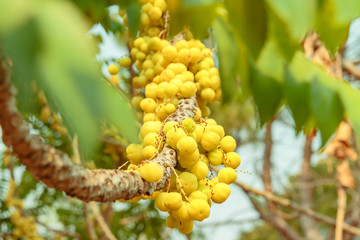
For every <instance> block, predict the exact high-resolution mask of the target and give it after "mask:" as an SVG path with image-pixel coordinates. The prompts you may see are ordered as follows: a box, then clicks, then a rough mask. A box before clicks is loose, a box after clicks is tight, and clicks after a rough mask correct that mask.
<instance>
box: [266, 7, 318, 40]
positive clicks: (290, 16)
mask: <svg viewBox="0 0 360 240" xmlns="http://www.w3.org/2000/svg"><path fill="white" fill-rule="evenodd" d="M267 3H268V5H269V7H270V8H271V10H272V11H273V12H274V13H275V14H276V15H277V16H278V17H279V19H281V21H282V22H283V23H284V27H285V28H286V31H288V32H289V35H290V37H291V41H294V42H297V43H298V42H299V41H300V40H301V39H302V38H303V37H304V35H305V34H306V32H307V31H308V30H309V29H311V28H312V27H313V25H314V20H315V16H316V1H313V0H303V1H297V0H267ZM289 40H290V39H289Z"/></svg>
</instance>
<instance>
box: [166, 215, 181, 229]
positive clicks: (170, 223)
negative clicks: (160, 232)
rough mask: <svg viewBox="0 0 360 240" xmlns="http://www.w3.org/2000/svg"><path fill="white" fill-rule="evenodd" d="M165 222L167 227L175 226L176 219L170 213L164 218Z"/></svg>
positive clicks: (176, 224) (176, 223)
mask: <svg viewBox="0 0 360 240" xmlns="http://www.w3.org/2000/svg"><path fill="white" fill-rule="evenodd" d="M165 223H166V226H167V227H168V228H176V227H177V226H178V221H177V220H176V219H175V218H174V217H173V216H172V215H171V214H170V215H169V216H168V217H167V218H166V221H165Z"/></svg>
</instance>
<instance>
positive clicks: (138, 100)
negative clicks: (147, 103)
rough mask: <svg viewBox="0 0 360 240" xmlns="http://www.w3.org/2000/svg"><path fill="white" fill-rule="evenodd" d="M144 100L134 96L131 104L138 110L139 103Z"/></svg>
mask: <svg viewBox="0 0 360 240" xmlns="http://www.w3.org/2000/svg"><path fill="white" fill-rule="evenodd" d="M143 99H144V98H143V97H142V96H135V97H133V98H132V99H131V103H132V105H133V106H134V107H136V108H137V109H140V103H141V101H142V100H143Z"/></svg>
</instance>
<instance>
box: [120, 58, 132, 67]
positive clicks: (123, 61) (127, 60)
mask: <svg viewBox="0 0 360 240" xmlns="http://www.w3.org/2000/svg"><path fill="white" fill-rule="evenodd" d="M119 64H120V66H122V67H125V68H127V67H130V65H131V59H130V58H128V57H127V58H122V59H120V61H119Z"/></svg>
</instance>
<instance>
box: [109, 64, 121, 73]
mask: <svg viewBox="0 0 360 240" xmlns="http://www.w3.org/2000/svg"><path fill="white" fill-rule="evenodd" d="M108 71H109V73H110V74H111V75H115V74H118V72H119V67H118V66H117V65H116V64H111V65H110V66H109V67H108Z"/></svg>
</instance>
